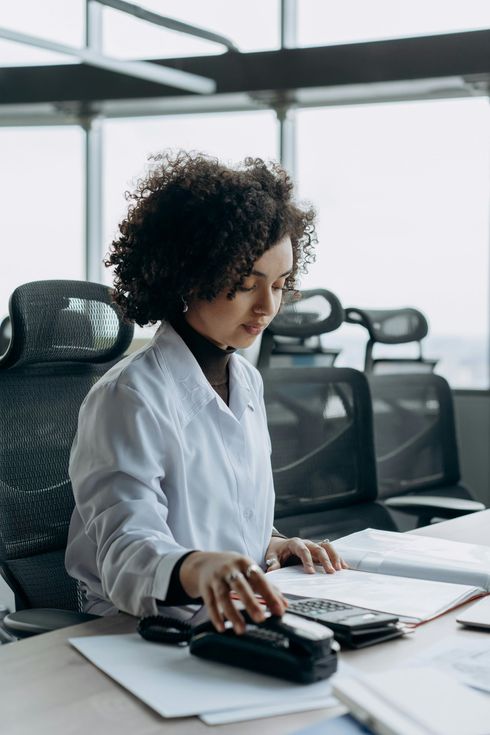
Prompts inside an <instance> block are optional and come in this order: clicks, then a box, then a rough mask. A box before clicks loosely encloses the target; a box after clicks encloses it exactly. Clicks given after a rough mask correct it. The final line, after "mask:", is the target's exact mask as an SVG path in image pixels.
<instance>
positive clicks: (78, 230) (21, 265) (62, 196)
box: [0, 127, 84, 319]
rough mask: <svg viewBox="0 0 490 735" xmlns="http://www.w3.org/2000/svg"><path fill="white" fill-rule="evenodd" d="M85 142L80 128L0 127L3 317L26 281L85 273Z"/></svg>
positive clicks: (0, 308) (0, 298)
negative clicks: (11, 300)
mask: <svg viewBox="0 0 490 735" xmlns="http://www.w3.org/2000/svg"><path fill="white" fill-rule="evenodd" d="M82 144H83V137H82V131H81V130H80V128H78V127H65V128H58V127H56V128H21V129H19V128H0V160H1V161H2V176H1V177H0V203H1V204H0V211H1V217H2V243H3V244H2V261H1V273H2V277H1V279H0V319H1V318H3V316H4V315H5V314H6V313H7V306H8V299H9V296H10V294H11V293H12V291H13V290H14V288H16V286H18V285H20V284H21V283H26V282H27V281H38V280H42V279H48V278H74V279H80V278H84V252H83V247H84V242H83V228H84V216H83V178H82V159H83V145H82Z"/></svg>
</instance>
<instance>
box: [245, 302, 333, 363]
mask: <svg viewBox="0 0 490 735" xmlns="http://www.w3.org/2000/svg"><path fill="white" fill-rule="evenodd" d="M343 320H344V310H343V308H342V305H341V303H340V301H339V300H338V298H337V297H336V296H335V294H333V293H332V292H331V291H327V290H326V289H323V288H317V289H311V290H308V291H296V292H293V293H291V294H286V296H285V300H284V303H283V305H282V307H281V309H280V311H279V313H278V314H277V316H276V317H275V319H274V320H273V321H272V322H271V323H270V324H269V326H268V327H267V329H266V330H265V331H264V334H263V336H262V342H261V345H260V352H259V357H258V361H257V367H258V368H259V370H263V369H265V368H268V367H273V366H275V367H288V366H292V365H295V366H306V365H315V366H331V365H333V364H334V362H335V358H336V357H337V355H338V354H339V350H333V349H326V348H324V347H323V346H322V343H321V335H322V334H326V333H327V332H332V331H333V330H334V329H337V328H338V327H340V325H341V324H342V322H343Z"/></svg>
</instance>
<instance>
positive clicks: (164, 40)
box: [103, 0, 279, 59]
mask: <svg viewBox="0 0 490 735" xmlns="http://www.w3.org/2000/svg"><path fill="white" fill-rule="evenodd" d="M138 5H140V6H142V7H144V8H145V9H147V10H151V11H152V12H154V13H158V14H159V15H164V16H166V17H169V18H174V19H175V20H180V21H183V22H184V23H189V24H191V25H195V26H199V27H200V28H204V29H206V30H208V31H213V32H214V33H219V34H220V35H223V36H226V37H227V38H229V39H230V40H231V41H233V43H234V44H235V45H237V46H238V48H239V49H240V51H257V50H259V49H271V48H278V47H279V2H278V0H268V2H267V3H264V2H261V0H249V1H248V2H247V3H230V2H228V1H227V0H206V2H202V0H166V2H162V1H161V0H145V2H139V3H138ZM103 17H104V51H105V53H107V54H109V55H111V56H117V57H120V56H121V57H124V58H161V59H163V58H171V57H173V56H204V55H205V54H220V53H223V51H224V47H223V46H222V45H221V44H215V43H211V42H210V41H206V40H203V39H200V38H193V37H192V36H189V35H187V34H183V33H176V32H175V31H171V30H168V29H166V28H162V27H159V26H156V25H153V24H150V23H147V22H145V21H142V20H139V19H138V18H134V17H133V16H130V15H127V14H126V13H121V12H118V11H116V10H113V9H112V8H104V14H103Z"/></svg>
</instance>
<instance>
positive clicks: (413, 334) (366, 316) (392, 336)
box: [345, 306, 429, 345]
mask: <svg viewBox="0 0 490 735" xmlns="http://www.w3.org/2000/svg"><path fill="white" fill-rule="evenodd" d="M345 321H346V322H349V323H350V324H360V325H361V326H363V327H365V328H366V329H367V330H368V332H369V336H370V338H371V340H372V341H373V342H382V343H383V344H393V345H395V344H403V343H405V342H416V341H417V342H419V341H420V340H421V339H423V338H424V337H425V336H426V334H427V332H428V331H429V325H428V324H427V320H426V318H425V316H424V315H423V314H422V312H421V311H419V310H418V309H413V308H411V307H406V308H402V309H359V308H358V307H357V306H352V307H351V306H350V307H348V308H347V309H346V310H345Z"/></svg>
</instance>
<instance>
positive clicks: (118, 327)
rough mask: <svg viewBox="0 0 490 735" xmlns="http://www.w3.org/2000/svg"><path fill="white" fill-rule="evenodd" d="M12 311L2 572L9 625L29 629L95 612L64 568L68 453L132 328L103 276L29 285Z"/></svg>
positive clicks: (0, 382)
mask: <svg viewBox="0 0 490 735" xmlns="http://www.w3.org/2000/svg"><path fill="white" fill-rule="evenodd" d="M9 308H10V317H11V322H12V339H11V342H10V345H9V348H8V350H7V352H6V353H5V355H4V356H3V357H2V358H1V359H0V573H1V575H2V576H3V578H4V579H5V580H6V582H7V584H8V585H9V586H10V587H11V589H12V590H13V592H14V594H15V601H16V609H17V612H15V613H11V614H10V615H8V616H7V617H6V618H5V620H4V624H5V628H6V629H7V630H9V631H11V632H13V633H14V634H16V635H18V636H22V635H25V634H31V633H35V632H41V631H44V630H48V629H52V628H56V627H62V626H63V625H72V624H75V623H76V622H80V621H82V620H86V619H89V618H91V617H93V616H86V615H82V614H81V612H80V611H81V610H82V603H83V601H82V598H81V594H80V590H79V588H78V586H77V584H76V582H75V580H73V579H72V578H71V577H69V576H68V574H67V572H66V571H65V566H64V552H65V545H66V537H67V531H68V525H69V521H70V517H71V513H72V510H73V506H74V500H73V493H72V489H71V484H70V480H69V477H68V460H69V453H70V448H71V444H72V441H73V438H74V435H75V432H76V428H77V418H78V411H79V407H80V404H81V403H82V401H83V399H84V397H85V395H86V394H87V392H88V391H89V390H90V388H91V387H92V386H93V385H94V383H95V382H96V381H97V380H98V378H99V377H100V376H101V375H102V374H103V373H104V372H105V371H106V370H107V369H108V368H109V367H110V366H111V365H112V364H114V362H116V361H117V360H118V359H119V358H120V356H121V355H122V354H123V352H124V351H125V350H126V348H127V347H128V346H129V344H130V342H131V340H132V336H133V327H132V326H130V325H128V324H126V323H124V322H123V321H122V319H121V317H120V316H119V314H118V311H117V310H116V308H115V305H114V304H113V303H112V301H111V290H110V289H109V288H108V287H106V286H103V285H101V284H98V283H87V282H80V281H37V282H33V283H27V284H25V285H23V286H19V288H17V289H16V290H15V291H14V292H13V294H12V296H11V299H10V305H9ZM35 608H43V609H42V610H37V609H35ZM46 608H49V610H46ZM52 608H55V610H52ZM56 609H57V610H56ZM60 609H62V610H64V612H62V611H60Z"/></svg>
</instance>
